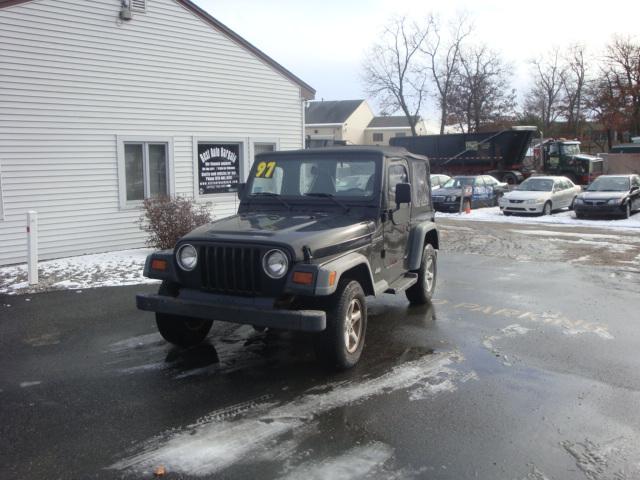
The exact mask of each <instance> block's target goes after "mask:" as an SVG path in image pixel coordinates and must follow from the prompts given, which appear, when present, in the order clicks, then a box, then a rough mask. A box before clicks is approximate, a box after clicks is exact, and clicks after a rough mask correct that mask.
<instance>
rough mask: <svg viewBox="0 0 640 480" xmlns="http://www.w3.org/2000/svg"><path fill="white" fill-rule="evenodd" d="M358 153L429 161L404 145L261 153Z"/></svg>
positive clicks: (294, 154) (291, 154)
mask: <svg viewBox="0 0 640 480" xmlns="http://www.w3.org/2000/svg"><path fill="white" fill-rule="evenodd" d="M332 153H334V154H338V155H340V154H344V153H349V154H358V153H378V154H380V155H382V156H385V157H403V158H410V159H412V160H422V161H424V162H428V161H429V159H428V158H427V157H425V156H424V155H416V154H415V153H411V152H409V151H408V150H407V149H406V148H404V147H377V146H366V145H354V146H346V147H345V146H343V147H323V148H306V149H300V150H280V151H277V152H265V153H260V154H259V155H260V156H262V155H265V156H266V155H274V154H277V155H278V156H280V157H283V156H298V155H321V154H332Z"/></svg>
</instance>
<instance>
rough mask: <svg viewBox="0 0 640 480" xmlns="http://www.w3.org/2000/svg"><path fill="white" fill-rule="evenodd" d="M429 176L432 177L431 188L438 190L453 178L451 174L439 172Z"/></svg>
mask: <svg viewBox="0 0 640 480" xmlns="http://www.w3.org/2000/svg"><path fill="white" fill-rule="evenodd" d="M429 177H431V190H437V189H438V188H440V187H442V186H443V185H444V184H445V183H447V182H448V181H449V180H450V179H451V177H450V176H449V175H442V174H438V173H435V174H433V175H429Z"/></svg>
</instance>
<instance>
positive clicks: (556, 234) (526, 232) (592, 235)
mask: <svg viewBox="0 0 640 480" xmlns="http://www.w3.org/2000/svg"><path fill="white" fill-rule="evenodd" d="M447 228H448V227H447ZM509 231H510V232H512V233H520V234H522V235H535V236H538V237H573V238H575V237H578V238H582V239H584V240H588V239H598V238H601V239H603V240H620V239H621V238H623V239H624V240H625V242H632V243H640V238H635V237H633V236H631V235H625V236H622V237H621V236H620V235H608V234H604V233H582V232H558V231H555V230H553V231H552V230H509Z"/></svg>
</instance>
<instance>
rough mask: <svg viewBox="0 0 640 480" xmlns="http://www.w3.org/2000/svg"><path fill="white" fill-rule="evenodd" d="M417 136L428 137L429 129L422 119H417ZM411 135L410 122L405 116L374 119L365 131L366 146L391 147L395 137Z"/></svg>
mask: <svg viewBox="0 0 640 480" xmlns="http://www.w3.org/2000/svg"><path fill="white" fill-rule="evenodd" d="M416 134H417V135H426V134H427V129H426V127H425V124H424V120H422V118H420V117H417V123H416ZM410 135H411V127H410V126H409V120H408V119H407V117H406V116H405V115H394V116H382V117H374V118H372V119H371V121H370V122H369V125H368V126H367V128H366V129H365V135H364V138H365V139H364V143H365V145H389V139H391V138H393V137H408V136H410Z"/></svg>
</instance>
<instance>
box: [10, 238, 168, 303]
mask: <svg viewBox="0 0 640 480" xmlns="http://www.w3.org/2000/svg"><path fill="white" fill-rule="evenodd" d="M152 251H153V250H151V249H148V248H140V249H135V250H121V251H116V252H108V253H98V254H94V255H81V256H77V257H68V258H60V259H57V260H49V261H45V262H40V263H39V264H38V275H39V281H40V283H39V284H38V285H29V282H28V281H27V265H26V264H22V265H16V266H11V267H2V268H0V293H8V294H16V293H27V292H37V291H44V290H61V289H66V290H76V289H83V288H96V287H113V286H123V285H137V284H142V283H158V280H152V279H149V278H145V277H144V276H143V275H142V270H143V268H144V263H145V260H146V258H147V255H148V254H149V253H151V252H152Z"/></svg>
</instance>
